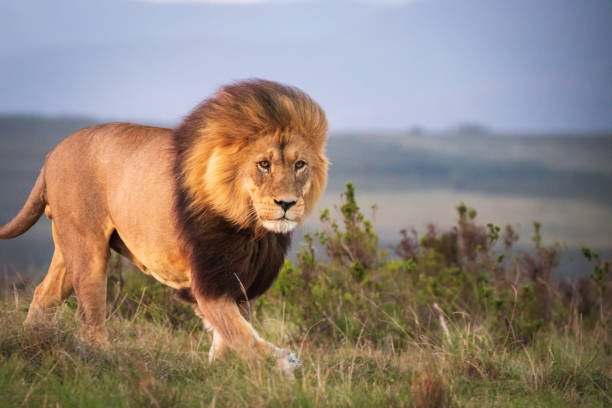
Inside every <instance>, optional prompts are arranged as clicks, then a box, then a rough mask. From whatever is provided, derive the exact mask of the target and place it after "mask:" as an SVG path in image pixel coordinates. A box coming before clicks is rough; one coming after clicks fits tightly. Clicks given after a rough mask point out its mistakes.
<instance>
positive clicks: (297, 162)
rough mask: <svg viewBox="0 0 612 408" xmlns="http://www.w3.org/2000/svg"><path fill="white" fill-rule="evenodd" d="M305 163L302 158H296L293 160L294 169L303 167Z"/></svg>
mask: <svg viewBox="0 0 612 408" xmlns="http://www.w3.org/2000/svg"><path fill="white" fill-rule="evenodd" d="M305 165H306V162H305V161H304V160H298V161H296V162H295V169H296V170H299V169H301V168H302V167H304V166H305Z"/></svg>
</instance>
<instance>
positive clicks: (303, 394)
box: [0, 299, 612, 407]
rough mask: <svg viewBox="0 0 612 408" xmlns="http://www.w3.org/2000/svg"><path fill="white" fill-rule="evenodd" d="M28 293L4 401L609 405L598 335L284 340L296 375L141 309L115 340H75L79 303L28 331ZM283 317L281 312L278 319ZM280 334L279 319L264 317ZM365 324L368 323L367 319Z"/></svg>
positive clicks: (478, 331) (10, 324)
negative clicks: (514, 341)
mask: <svg viewBox="0 0 612 408" xmlns="http://www.w3.org/2000/svg"><path fill="white" fill-rule="evenodd" d="M25 300H26V299H19V304H18V306H16V305H15V304H14V303H4V304H3V305H2V311H3V313H2V316H1V317H0V327H1V329H0V330H1V331H0V353H1V357H0V395H1V396H2V406H5V407H12V406H34V407H41V406H56V404H57V405H59V406H62V407H71V406H75V407H79V406H87V407H98V406H100V407H109V406H113V407H115V406H117V407H131V406H160V407H168V406H186V407H191V406H193V407H200V406H409V405H415V406H442V405H450V406H474V407H482V406H525V407H531V406H556V407H559V406H581V407H582V406H593V407H598V406H601V407H604V406H609V404H611V403H612V400H611V399H610V398H611V390H612V378H611V373H610V367H612V358H611V357H610V354H609V351H608V352H606V350H605V348H604V347H602V344H601V338H599V337H598V335H597V334H591V335H590V336H584V335H583V334H581V333H577V334H576V333H574V334H568V333H563V332H559V331H549V332H546V333H541V334H540V335H539V336H538V337H537V339H536V340H535V341H534V342H533V343H532V344H530V345H528V346H524V347H517V348H513V349H504V348H503V347H500V345H499V344H496V342H495V341H494V340H493V337H494V336H492V335H491V333H489V332H488V331H487V330H486V329H484V328H482V327H474V328H470V327H465V328H462V329H459V328H454V327H453V328H451V338H452V345H449V344H447V343H446V342H440V341H437V340H434V341H431V339H429V340H428V339H427V338H422V339H419V340H415V341H412V342H410V343H409V344H406V345H404V347H403V349H402V350H394V348H393V347H392V346H391V343H390V344H389V345H388V346H386V347H374V346H372V345H371V344H368V343H367V342H363V341H356V342H355V343H344V342H340V343H338V342H334V341H329V342H327V343H324V342H320V344H314V343H313V342H312V341H311V340H310V339H309V338H308V335H307V334H306V333H303V334H302V335H303V337H302V341H295V342H291V341H290V342H288V345H290V346H291V347H292V348H293V349H294V350H298V351H299V353H300V357H301V358H302V359H303V361H304V367H303V368H302V369H300V370H299V371H298V372H297V373H296V378H295V380H293V381H290V380H287V379H286V378H285V377H283V376H282V375H281V374H280V373H278V372H277V371H276V369H275V368H274V367H273V365H272V363H271V362H259V363H258V362H245V361H241V360H239V359H238V358H237V357H236V356H234V355H231V356H229V358H228V359H227V360H226V361H223V362H219V363H215V364H212V365H211V364H209V363H208V361H207V359H206V351H207V348H208V346H209V339H208V336H207V335H206V333H202V332H201V331H199V330H197V331H192V332H188V331H185V330H181V329H175V328H173V327H172V325H171V324H169V323H162V322H152V321H151V320H149V319H145V318H141V317H138V316H136V317H134V318H131V319H126V318H123V317H113V318H111V319H109V321H108V322H107V325H108V326H107V331H108V337H109V342H110V344H109V346H108V348H107V349H103V350H100V349H96V348H91V347H89V346H87V345H85V344H82V343H80V342H79V341H78V340H77V336H76V333H77V327H78V319H77V314H76V310H75V309H74V307H72V306H71V305H64V306H62V307H61V308H60V309H59V311H58V319H57V320H58V322H57V327H53V326H51V327H48V328H45V329H44V330H39V331H36V332H35V333H33V332H27V331H25V330H24V329H23V328H22V326H21V322H22V321H23V319H24V318H25V314H26V306H27V303H24V301H25ZM276 317H278V318H280V316H276ZM255 323H256V326H257V327H258V328H259V329H260V331H261V332H262V333H263V334H264V335H265V336H266V337H267V338H269V339H271V340H275V341H279V342H280V341H282V340H283V338H284V337H286V336H284V335H283V331H282V326H283V325H282V323H283V322H282V321H278V320H276V319H275V318H272V316H268V317H267V318H263V317H262V318H259V317H258V318H256V319H255ZM363 329H364V331H365V330H367V327H365V326H364V328H363Z"/></svg>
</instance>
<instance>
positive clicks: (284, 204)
mask: <svg viewBox="0 0 612 408" xmlns="http://www.w3.org/2000/svg"><path fill="white" fill-rule="evenodd" d="M274 202H275V203H276V204H277V205H278V206H280V208H282V209H283V211H285V212H287V210H288V209H290V208H291V207H293V206H294V205H295V201H280V200H274Z"/></svg>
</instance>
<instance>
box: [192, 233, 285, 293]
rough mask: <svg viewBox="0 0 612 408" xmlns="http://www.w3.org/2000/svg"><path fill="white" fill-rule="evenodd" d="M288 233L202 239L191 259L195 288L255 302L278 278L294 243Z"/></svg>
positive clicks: (213, 234)
mask: <svg viewBox="0 0 612 408" xmlns="http://www.w3.org/2000/svg"><path fill="white" fill-rule="evenodd" d="M290 240H291V237H290V236H289V235H288V234H275V233H268V234H265V235H264V236H263V237H255V236H254V235H253V233H252V232H251V231H248V230H247V231H244V230H239V231H236V230H235V229H231V230H229V231H215V232H211V233H209V234H207V235H206V236H205V237H204V236H203V237H202V239H200V240H198V242H197V243H196V245H195V246H194V251H193V253H192V257H191V268H192V269H191V275H192V280H194V282H193V283H194V284H193V285H192V287H193V288H194V289H196V290H197V291H198V292H200V293H202V294H204V295H208V296H213V297H218V296H229V297H232V298H234V299H237V300H238V299H244V298H245V293H246V297H247V298H248V299H253V298H255V297H257V296H259V295H261V294H263V293H264V292H265V291H266V290H267V289H268V288H269V287H270V285H271V284H272V282H273V281H274V279H275V278H276V277H277V275H278V272H279V270H280V268H281V266H282V264H283V261H284V258H285V254H286V252H287V249H288V247H289V244H290Z"/></svg>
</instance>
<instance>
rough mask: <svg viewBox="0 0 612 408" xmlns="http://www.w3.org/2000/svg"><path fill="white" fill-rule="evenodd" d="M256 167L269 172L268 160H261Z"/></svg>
mask: <svg viewBox="0 0 612 408" xmlns="http://www.w3.org/2000/svg"><path fill="white" fill-rule="evenodd" d="M257 165H258V166H259V167H261V168H262V169H264V170H270V162H269V161H268V160H262V161H260V162H259V163H257Z"/></svg>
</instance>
